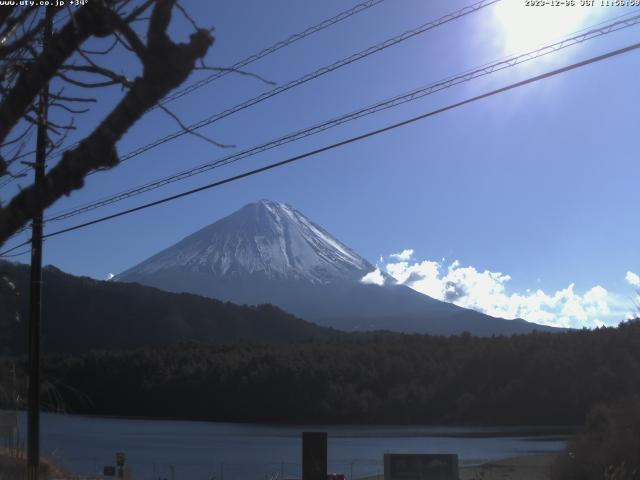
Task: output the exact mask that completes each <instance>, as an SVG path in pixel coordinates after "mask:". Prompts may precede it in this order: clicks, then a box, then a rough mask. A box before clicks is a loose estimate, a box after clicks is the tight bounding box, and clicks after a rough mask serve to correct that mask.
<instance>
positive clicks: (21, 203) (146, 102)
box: [0, 0, 213, 244]
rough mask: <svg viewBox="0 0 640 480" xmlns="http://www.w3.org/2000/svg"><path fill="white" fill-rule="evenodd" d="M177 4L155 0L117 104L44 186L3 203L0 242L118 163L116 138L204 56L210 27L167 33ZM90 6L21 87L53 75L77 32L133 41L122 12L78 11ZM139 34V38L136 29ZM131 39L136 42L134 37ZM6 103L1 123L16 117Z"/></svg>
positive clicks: (0, 107)
mask: <svg viewBox="0 0 640 480" xmlns="http://www.w3.org/2000/svg"><path fill="white" fill-rule="evenodd" d="M98 3H99V2H94V3H90V4H89V5H93V4H96V5H97V4H98ZM174 5H175V0H156V1H155V2H154V8H153V11H152V13H151V20H150V21H149V28H148V33H147V39H148V40H147V45H146V46H144V45H142V47H143V48H144V50H140V46H139V45H138V46H137V47H136V48H137V51H140V53H141V54H142V56H141V57H140V60H141V61H142V65H143V73H142V75H141V76H139V77H137V78H136V79H135V80H133V82H132V84H131V88H130V89H129V90H128V91H127V93H126V94H125V96H124V97H123V98H122V100H121V101H120V102H119V103H118V105H117V106H116V107H115V108H114V109H113V110H112V111H111V112H110V113H109V114H108V115H107V116H106V117H105V118H104V120H103V121H102V122H101V123H100V124H99V125H98V126H97V127H96V129H95V130H94V131H93V132H92V133H91V134H89V135H88V136H87V137H86V138H85V139H84V140H82V141H81V142H80V143H79V145H78V146H77V147H75V148H73V149H70V150H67V151H66V152H65V153H64V154H63V156H62V158H61V160H60V161H59V162H58V164H57V165H55V166H54V167H53V168H51V170H50V171H49V172H48V173H47V174H46V175H45V179H44V182H43V183H44V188H42V189H37V188H35V186H33V185H32V186H29V187H27V188H25V189H24V190H22V191H21V192H20V193H18V194H17V195H16V196H14V197H13V199H12V200H11V201H10V202H9V203H8V204H7V205H6V206H5V207H4V208H0V244H2V243H4V242H5V241H6V240H7V239H8V238H9V237H10V236H11V235H12V234H14V233H15V232H17V231H18V230H19V229H20V228H21V227H22V226H24V225H25V224H26V223H27V222H28V221H29V219H31V218H32V217H33V215H34V214H35V213H36V212H37V211H39V210H40V209H43V208H46V207H48V206H50V205H51V204H53V203H54V202H55V201H56V200H57V199H59V198H60V197H62V196H64V195H69V194H70V193H71V192H72V191H74V190H77V189H79V188H81V187H82V186H83V184H84V177H85V176H86V175H87V174H88V173H89V172H91V171H94V170H98V169H104V168H110V167H113V166H115V165H117V164H118V162H119V159H118V155H117V152H116V143H117V142H118V141H119V140H120V138H122V136H123V135H124V134H125V133H126V132H127V131H128V130H129V128H130V127H131V126H132V125H133V124H134V123H136V122H137V121H138V119H139V118H140V117H141V116H142V115H144V113H145V112H146V111H147V110H149V109H150V108H151V107H153V106H154V105H156V104H157V103H158V102H159V101H160V100H161V99H162V98H163V97H164V96H165V95H166V94H167V93H169V92H170V91H171V90H172V89H174V88H176V87H177V86H179V85H180V84H182V83H183V82H184V81H185V80H186V79H187V77H188V76H189V74H190V73H191V72H192V71H193V69H194V68H195V67H196V62H197V61H198V59H200V58H202V57H204V55H205V54H206V52H207V50H208V48H209V47H210V45H211V44H212V43H213V37H212V36H211V34H210V33H209V32H208V31H207V30H204V29H200V30H197V31H195V32H194V33H193V34H192V35H191V36H190V39H189V42H188V43H186V44H183V43H180V44H176V43H174V42H173V41H172V40H171V39H170V38H169V36H168V35H167V32H166V30H167V28H168V26H169V22H170V20H171V13H172V9H173V7H174ZM88 10H89V9H87V8H85V9H81V10H80V11H79V12H78V14H77V15H76V17H77V23H78V28H79V30H80V31H79V32H77V33H75V34H74V36H73V38H72V39H70V40H73V44H74V46H75V47H66V48H65V49H63V50H62V51H59V50H60V49H61V48H62V46H61V45H59V42H60V38H61V35H62V34H63V33H64V32H65V31H68V29H67V27H68V26H69V25H67V26H65V27H64V29H63V31H62V32H60V34H59V35H58V40H57V41H56V45H57V47H56V48H55V49H53V51H47V52H43V54H42V56H41V57H45V58H46V61H45V60H44V59H43V58H38V60H37V61H36V63H37V64H38V66H39V68H37V69H35V70H36V71H38V72H41V71H44V72H45V74H42V73H40V74H39V75H38V76H35V75H34V76H32V77H30V79H31V82H28V81H27V80H26V79H21V80H19V82H20V81H21V88H22V89H23V91H25V93H26V94H27V95H29V94H30V93H31V91H32V90H31V89H33V88H34V86H35V85H34V84H41V82H42V81H43V80H44V79H48V78H51V77H52V76H53V75H55V74H56V72H57V71H58V69H59V68H60V67H61V66H62V65H64V62H65V60H66V59H67V58H68V56H69V55H70V51H69V48H75V49H76V50H77V48H79V45H80V44H81V43H82V42H81V41H79V38H83V39H86V38H87V37H88V36H89V35H90V34H91V32H97V33H94V34H95V35H101V34H103V33H105V34H106V32H107V31H108V29H109V28H114V29H115V28H117V29H118V31H120V32H122V34H123V35H125V36H126V37H127V40H128V41H130V42H131V41H132V37H131V33H132V32H133V30H131V29H130V28H129V26H128V25H126V24H124V25H123V20H122V18H120V17H119V16H118V15H117V14H116V13H115V12H113V11H111V10H108V11H107V12H104V11H102V13H103V14H105V13H106V16H107V18H104V17H103V18H102V19H100V20H98V19H97V18H96V17H95V10H92V12H91V13H85V14H84V15H82V16H81V15H80V14H81V13H83V12H85V11H88ZM97 24H98V26H97V27H96V25H97ZM100 28H102V30H100ZM125 32H126V33H125ZM135 38H136V39H137V35H135ZM138 40H139V39H138ZM133 41H134V43H135V39H134V40H133ZM53 43H54V42H52V44H53ZM49 50H51V49H49ZM33 77H35V78H33ZM13 101H14V102H16V103H18V104H19V106H21V108H20V112H21V113H23V112H24V111H25V110H26V107H27V105H28V103H29V102H25V104H24V105H22V104H21V103H19V102H18V101H17V100H16V99H14V100H13ZM6 103H7V102H6V99H5V101H3V103H2V105H0V124H2V123H3V122H4V118H7V119H8V121H11V120H13V119H14V118H15V115H12V114H10V113H9V112H8V111H7V107H6V105H5V104H6ZM14 123H15V121H14ZM8 130H10V129H8ZM5 136H6V133H5V132H4V131H3V130H2V129H1V128H0V139H3V138H4V137H5Z"/></svg>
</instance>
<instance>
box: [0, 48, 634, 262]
mask: <svg viewBox="0 0 640 480" xmlns="http://www.w3.org/2000/svg"><path fill="white" fill-rule="evenodd" d="M639 48H640V43H634V44H632V45H629V46H627V47H624V48H620V49H617V50H613V51H609V52H607V53H604V54H602V55H597V56H595V57H591V58H589V59H587V60H582V61H580V62H577V63H573V64H570V65H567V66H565V67H561V68H558V69H555V70H551V71H549V72H546V73H543V74H540V75H536V76H534V77H530V78H527V79H525V80H521V81H518V82H515V83H511V84H509V85H507V86H504V87H501V88H497V89H495V90H491V91H489V92H486V93H483V94H481V95H476V96H474V97H471V98H467V99H466V100H462V101H460V102H456V103H453V104H449V105H447V106H445V107H441V108H438V109H436V110H431V111H429V112H427V113H423V114H421V115H418V116H415V117H412V118H409V119H407V120H403V121H401V122H397V123H394V124H391V125H388V126H386V127H383V128H379V129H376V130H372V131H369V132H367V133H364V134H361V135H357V136H355V137H350V138H348V139H346V140H342V141H340V142H336V143H332V144H330V145H326V146H324V147H321V148H318V149H315V150H311V151H309V152H306V153H303V154H301V155H296V156H294V157H290V158H287V159H285V160H281V161H279V162H275V163H271V164H269V165H265V166H263V167H260V168H256V169H254V170H250V171H247V172H244V173H241V174H239V175H234V176H232V177H227V178H225V179H223V180H218V181H216V182H212V183H209V184H206V185H203V186H201V187H198V188H194V189H191V190H187V191H184V192H181V193H178V194H176V195H171V196H168V197H164V198H161V199H159V200H155V201H153V202H149V203H146V204H143V205H139V206H137V207H133V208H129V209H127V210H123V211H120V212H117V213H114V214H111V215H106V216H104V217H100V218H97V219H95V220H91V221H88V222H84V223H81V224H78V225H74V226H72V227H68V228H63V229H61V230H56V231H54V232H51V233H47V234H46V235H43V238H50V237H54V236H58V235H62V234H64V233H68V232H72V231H75V230H79V229H81V228H85V227H88V226H90V225H95V224H98V223H102V222H106V221H108V220H112V219H114V218H118V217H122V216H124V215H128V214H130V213H134V212H138V211H141V210H146V209H147V208H151V207H154V206H157V205H161V204H163V203H168V202H171V201H173V200H177V199H179V198H183V197H187V196H190V195H193V194H195V193H198V192H202V191H204V190H209V189H212V188H216V187H219V186H222V185H226V184H228V183H232V182H234V181H237V180H241V179H243V178H247V177H250V176H253V175H257V174H259V173H263V172H266V171H269V170H273V169H275V168H278V167H282V166H284V165H288V164H290V163H294V162H297V161H299V160H303V159H305V158H308V157H312V156H315V155H318V154H320V153H323V152H327V151H329V150H334V149H336V148H339V147H343V146H345V145H349V144H351V143H355V142H359V141H361V140H364V139H367V138H369V137H373V136H376V135H380V134H382V133H385V132H388V131H391V130H395V129H397V128H400V127H403V126H405V125H409V124H412V123H415V122H418V121H420V120H424V119H426V118H429V117H433V116H436V115H438V114H441V113H444V112H448V111H450V110H454V109H456V108H459V107H462V106H465V105H468V104H470V103H474V102H477V101H479V100H484V99H486V98H490V97H493V96H495V95H498V94H500V93H504V92H507V91H510V90H514V89H516V88H519V87H523V86H525V85H529V84H532V83H535V82H538V81H541V80H544V79H547V78H550V77H554V76H557V75H560V74H563V73H566V72H569V71H572V70H576V69H578V68H582V67H585V66H587V65H591V64H594V63H597V62H601V61H603V60H607V59H609V58H612V57H615V56H619V55H623V54H625V53H628V52H631V51H633V50H637V49H639ZM29 242H30V241H27V242H24V243H21V244H19V245H16V246H15V247H12V248H11V249H9V250H5V251H4V252H2V253H0V256H3V255H6V254H8V253H11V252H12V251H13V250H17V249H18V248H20V247H22V246H24V245H26V244H28V243H29Z"/></svg>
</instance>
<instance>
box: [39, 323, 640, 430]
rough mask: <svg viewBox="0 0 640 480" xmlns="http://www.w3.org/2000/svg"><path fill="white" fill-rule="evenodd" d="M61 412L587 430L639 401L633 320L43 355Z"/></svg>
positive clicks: (637, 330)
mask: <svg viewBox="0 0 640 480" xmlns="http://www.w3.org/2000/svg"><path fill="white" fill-rule="evenodd" d="M44 372H45V377H46V378H47V379H48V380H49V382H50V384H52V385H55V386H56V387H57V394H58V395H61V397H62V398H63V400H64V404H65V405H66V408H67V409H68V410H69V411H73V412H79V413H91V414H109V415H127V416H145V417H176V418H189V419H207V420H218V421H223V420H224V421H243V422H307V423H308V422H337V423H342V422H346V423H355V422H366V423H425V424H445V423H447V424H451V423H464V424H513V425H518V424H520V425H523V424H529V425H532V424H536V425H550V424H556V425H566V424H579V423H581V422H583V420H584V417H585V415H586V413H587V412H588V411H589V409H590V408H591V407H592V406H593V405H596V404H598V403H600V402H606V403H609V402H611V401H614V400H615V399H617V398H623V397H626V396H629V395H631V394H634V393H640V323H639V322H637V321H636V322H630V323H625V324H621V326H620V327H619V328H607V329H599V330H596V331H586V330H584V331H575V332H567V333H562V334H547V333H533V334H529V335H521V336H513V337H495V338H478V337H473V336H471V335H466V334H465V335H461V336H454V337H450V338H445V337H432V336H421V335H401V334H393V335H391V334H385V335H373V336H371V337H369V338H365V337H361V338H360V339H359V340H354V339H353V338H351V339H348V340H331V341H324V342H319V341H317V340H315V341H309V342H306V343H297V344H280V345H261V346H250V345H238V346H227V347H220V346H207V345H203V344H195V343H191V344H183V345H178V346H173V347H170V348H163V349H157V348H156V349H143V350H138V351H134V352H123V353H114V352H111V353H104V352H102V353H101V352H93V353H88V354H83V355H79V356H55V357H48V358H46V359H45V367H44Z"/></svg>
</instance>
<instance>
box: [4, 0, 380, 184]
mask: <svg viewBox="0 0 640 480" xmlns="http://www.w3.org/2000/svg"><path fill="white" fill-rule="evenodd" d="M384 1H385V0H367V1H365V2H362V3H359V4H357V5H355V6H353V7H351V8H349V9H347V10H343V11H342V12H340V13H338V14H337V15H335V16H333V17H331V18H327V19H325V20H323V21H322V22H320V23H318V24H316V25H313V26H311V27H309V28H307V29H305V30H303V31H302V32H298V33H295V34H293V35H291V36H289V37H287V38H286V39H284V40H280V41H279V42H276V43H274V44H273V45H271V46H270V47H267V48H265V49H263V50H260V51H259V52H257V53H254V54H253V55H249V56H248V57H246V58H243V59H242V60H239V61H237V62H236V63H234V64H233V65H231V66H230V67H229V68H228V69H225V70H222V71H219V72H216V73H213V74H211V75H209V76H208V77H206V78H203V79H202V80H199V81H197V82H195V83H193V84H191V85H189V86H187V87H185V88H183V89H181V90H178V91H176V92H174V93H172V94H170V95H168V96H166V97H165V98H164V99H163V100H162V101H161V102H160V104H161V105H165V104H167V103H169V102H172V101H173V100H176V99H178V98H181V97H184V96H185V95H188V94H190V93H192V92H194V91H196V90H198V89H199V88H202V87H204V86H205V85H208V84H209V83H212V82H214V81H216V80H218V79H219V78H222V77H224V76H225V75H227V74H229V73H232V71H233V70H240V69H241V68H244V67H246V66H247V65H249V64H251V63H253V62H255V61H257V60H260V59H261V58H264V57H266V56H268V55H271V54H272V53H275V52H277V51H278V50H280V49H282V48H285V47H287V46H289V45H291V44H293V43H295V42H297V41H299V40H302V39H303V38H306V37H309V36H311V35H313V34H314V33H317V32H320V31H322V30H324V29H326V28H328V27H330V26H332V25H335V24H337V23H339V22H341V21H343V20H346V19H347V18H350V17H352V16H354V15H356V14H358V13H361V12H364V11H366V10H368V9H369V8H371V7H373V6H375V5H378V4H380V3H382V2H384ZM58 20H60V19H58ZM155 108H157V106H155V107H152V109H155ZM79 143H80V142H74V143H73V144H71V145H67V146H65V147H63V148H62V149H60V150H59V151H58V152H57V153H56V157H58V156H61V155H62V154H63V153H64V152H66V151H67V150H71V149H72V148H75V147H77V146H78V145H79ZM34 153H35V150H34V151H31V152H25V153H23V154H21V155H20V156H19V157H17V158H18V159H20V158H24V157H27V156H29V155H32V154H34ZM29 169H30V167H25V168H23V169H22V170H20V171H19V172H18V173H17V175H24V174H25V173H27V172H28V171H29ZM14 180H15V178H12V177H10V178H8V179H5V180H4V181H3V182H0V189H2V188H4V187H5V186H7V185H9V184H10V183H11V182H13V181H14Z"/></svg>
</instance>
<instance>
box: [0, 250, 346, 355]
mask: <svg viewBox="0 0 640 480" xmlns="http://www.w3.org/2000/svg"><path fill="white" fill-rule="evenodd" d="M0 274H3V275H6V276H7V277H8V278H10V279H11V281H12V282H13V283H14V284H15V285H16V288H15V291H10V290H9V289H6V288H5V289H2V288H0V352H3V351H4V352H8V353H9V354H13V355H19V354H23V353H25V352H26V347H27V323H28V322H26V321H15V313H14V312H13V311H3V310H2V308H3V306H5V307H6V306H11V305H15V307H14V310H17V312H18V314H19V318H21V319H23V320H25V319H27V318H28V302H27V299H28V295H27V292H28V291H29V268H28V266H26V265H20V264H12V263H8V262H2V261H0ZM43 281H44V284H45V288H44V290H43V298H42V316H43V318H42V348H43V351H45V352H50V353H54V352H65V353H81V352H87V351H90V350H92V349H95V350H98V349H101V350H110V351H118V350H134V349H137V348H142V347H147V346H163V345H170V344H175V343H177V342H179V341H185V340H187V341H188V340H197V341H201V342H208V343H232V342H241V341H251V342H258V341H262V342H290V341H300V340H306V339H309V338H317V339H327V338H330V337H332V336H336V335H339V334H340V333H339V332H338V331H336V330H333V329H330V328H323V327H319V326H317V325H314V324H312V323H309V322H305V321H304V320H301V319H299V318H296V317H295V316H293V315H291V314H289V313H287V312H284V311H282V310H280V309H279V308H277V307H274V306H272V305H260V306H247V305H235V304H232V303H229V302H221V301H218V300H214V299H212V298H204V297H201V296H198V295H192V294H188V293H169V292H164V291H162V290H158V289H157V288H151V287H145V286H142V285H138V284H134V283H129V284H125V283H119V282H105V281H98V280H94V279H92V278H87V277H76V276H74V275H69V274H67V273H64V272H62V271H60V270H58V269H57V268H55V267H46V268H45V269H44V271H43ZM0 287H1V285H0ZM16 293H17V295H16Z"/></svg>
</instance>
